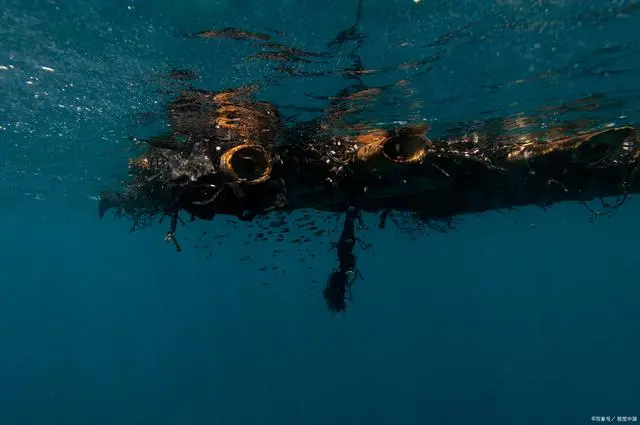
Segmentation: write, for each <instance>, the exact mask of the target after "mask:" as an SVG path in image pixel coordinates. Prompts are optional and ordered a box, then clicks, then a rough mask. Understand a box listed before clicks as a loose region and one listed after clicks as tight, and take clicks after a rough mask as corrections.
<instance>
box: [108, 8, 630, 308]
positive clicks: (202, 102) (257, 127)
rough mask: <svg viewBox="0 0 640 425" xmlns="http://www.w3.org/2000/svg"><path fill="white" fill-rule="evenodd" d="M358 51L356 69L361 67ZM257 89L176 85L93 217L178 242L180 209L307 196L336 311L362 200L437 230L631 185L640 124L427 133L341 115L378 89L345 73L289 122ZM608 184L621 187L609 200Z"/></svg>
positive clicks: (227, 32) (404, 222)
mask: <svg viewBox="0 0 640 425" xmlns="http://www.w3.org/2000/svg"><path fill="white" fill-rule="evenodd" d="M360 4H361V3H360ZM360 13H361V11H360V10H359V14H360ZM195 35H196V36H199V37H207V38H214V37H231V38H233V39H236V40H250V41H261V42H265V43H269V47H270V48H272V49H275V50H274V52H273V54H272V55H271V56H272V57H275V58H279V55H282V54H287V55H290V56H292V57H294V59H296V58H297V59H302V58H308V57H312V56H311V55H310V54H305V52H302V51H299V50H294V49H285V48H284V47H283V46H280V45H278V44H277V43H272V42H270V41H269V37H268V36H267V35H264V34H258V33H249V32H244V31H239V30H233V29H224V30H220V31H207V32H203V33H198V34H195ZM345 40H350V41H352V42H355V43H356V46H357V45H358V44H359V43H361V41H362V38H361V36H360V35H359V33H358V30H357V25H355V26H354V27H353V28H350V29H348V30H345V31H343V32H342V33H340V34H339V36H338V37H337V38H336V40H334V41H333V42H332V43H341V42H344V41H345ZM276 53H277V55H276ZM357 62H358V61H357V60H356V61H355V62H354V63H355V65H354V67H352V68H351V72H352V75H363V74H366V72H365V70H364V69H363V68H361V67H360V68H358V65H357ZM358 69H360V70H361V71H362V72H360V73H358V72H357V70H358ZM174 74H176V75H179V76H181V77H183V76H185V75H187V76H188V75H189V73H188V72H187V71H174ZM256 93H257V89H256V88H255V87H241V88H235V89H228V90H221V91H206V90H201V89H195V88H193V87H188V88H185V89H183V90H181V91H180V92H179V93H177V96H175V97H174V98H172V99H171V100H170V101H169V102H168V103H167V104H166V112H167V118H168V120H169V122H170V131H168V132H166V133H165V134H160V135H157V136H155V137H151V138H149V139H146V140H144V141H143V142H144V149H143V151H142V152H141V153H140V154H139V155H138V156H136V157H135V158H132V159H131V160H130V162H129V174H130V176H131V178H130V179H129V181H128V182H127V183H126V184H125V185H124V187H123V188H122V189H121V190H118V191H113V192H103V193H102V194H101V198H100V204H99V215H100V217H101V218H102V217H103V216H104V215H105V213H106V212H107V211H109V210H113V211H114V212H115V213H116V215H117V216H120V217H126V218H128V219H130V220H132V221H133V226H134V228H141V227H144V226H145V225H147V224H149V223H151V222H153V221H156V220H157V219H158V218H161V217H162V218H164V217H167V219H170V221H171V223H170V224H169V231H168V232H167V234H166V240H167V241H171V242H172V243H174V244H175V246H176V248H177V249H178V250H181V247H180V245H179V243H178V239H177V238H176V227H177V224H178V223H179V221H180V219H179V214H180V213H181V212H183V213H187V214H189V215H190V216H191V217H192V219H194V220H195V219H202V220H212V219H213V218H214V217H215V216H233V217H236V218H237V219H239V220H241V221H252V220H254V219H255V218H257V217H265V216H268V215H270V214H272V213H277V212H289V211H293V210H302V209H310V210H316V211H325V212H335V213H341V214H343V219H344V222H343V228H342V232H341V234H340V236H339V239H338V240H337V241H336V242H335V244H334V248H335V252H336V253H337V266H336V268H335V270H333V271H332V272H331V274H330V276H329V278H328V280H327V283H326V287H325V288H324V291H323V296H324V299H325V301H326V303H327V306H328V308H329V309H330V310H331V311H344V310H345V308H346V305H347V304H346V303H347V301H349V300H350V294H351V288H352V285H353V283H354V282H355V281H356V280H357V278H358V277H359V276H360V273H359V271H358V267H357V257H356V255H355V252H356V249H357V248H361V249H362V248H367V246H366V244H364V243H363V242H362V240H361V239H360V238H359V235H358V225H359V223H360V222H361V221H362V218H361V214H362V213H363V212H368V213H377V214H379V216H380V222H379V226H380V227H381V228H384V227H385V224H386V221H387V220H391V221H393V222H394V223H396V224H397V225H398V227H400V228H401V230H407V231H408V229H409V228H415V227H424V226H427V227H429V228H431V229H435V230H437V231H442V232H446V231H447V230H448V229H449V228H450V227H451V226H452V223H453V220H454V218H455V217H459V216H461V215H465V214H470V213H478V212H483V211H489V210H500V209H510V208H514V207H518V206H525V205H539V206H543V207H546V206H548V205H551V204H553V203H557V202H562V201H578V202H581V203H583V204H585V205H587V202H588V201H591V200H593V199H600V200H601V202H602V206H603V210H602V211H600V212H596V211H593V210H592V213H593V214H594V215H599V214H604V213H608V212H610V211H613V210H615V209H616V208H617V207H618V206H620V205H621V204H622V203H623V202H624V200H625V199H626V197H627V195H628V194H629V193H632V192H639V191H640V180H638V178H637V177H638V176H637V174H638V165H639V164H640V162H639V161H640V160H639V158H640V137H639V135H640V133H639V132H638V131H637V130H636V129H635V128H634V127H630V126H623V127H600V128H580V127H579V126H566V127H565V128H556V129H553V130H546V131H539V132H533V131H528V132H512V131H510V130H511V127H513V126H514V125H515V126H518V122H519V121H520V124H522V123H523V122H526V120H527V118H526V117H520V118H518V119H516V120H513V119H508V120H507V119H494V120H491V122H487V123H486V125H484V126H482V128H481V129H480V130H478V131H471V132H466V133H465V132H463V133H460V134H454V135H450V136H447V137H442V138H430V137H429V130H430V129H429V127H428V126H427V125H424V124H422V123H420V122H418V123H415V124H412V123H406V124H396V125H385V126H376V125H371V124H365V123H363V122H360V123H359V122H357V121H356V122H349V121H348V120H347V117H348V116H349V115H350V113H351V112H352V111H351V110H350V109H349V108H345V107H344V105H345V104H350V105H353V104H357V102H358V101H359V100H361V99H363V98H366V99H369V98H370V97H371V96H376V95H377V94H378V91H377V89H375V88H369V87H366V86H362V85H361V86H359V89H357V90H353V86H351V89H350V90H347V91H344V92H342V93H339V94H338V95H336V96H334V97H332V98H330V99H327V103H328V105H327V108H325V109H324V112H323V113H322V114H320V115H319V116H317V117H315V118H313V119H311V120H309V121H306V122H297V123H295V124H293V125H288V124H287V123H285V121H284V120H283V119H282V117H281V112H280V111H279V109H278V107H277V106H276V105H275V104H272V103H268V102H264V101H260V100H259V99H258V98H257V96H256ZM345 101H346V102H345ZM522 127H525V125H522ZM608 197H616V198H617V200H616V201H615V202H605V200H604V198H608ZM588 208H590V207H588ZM409 222H411V223H413V226H412V225H410V224H408V223H409Z"/></svg>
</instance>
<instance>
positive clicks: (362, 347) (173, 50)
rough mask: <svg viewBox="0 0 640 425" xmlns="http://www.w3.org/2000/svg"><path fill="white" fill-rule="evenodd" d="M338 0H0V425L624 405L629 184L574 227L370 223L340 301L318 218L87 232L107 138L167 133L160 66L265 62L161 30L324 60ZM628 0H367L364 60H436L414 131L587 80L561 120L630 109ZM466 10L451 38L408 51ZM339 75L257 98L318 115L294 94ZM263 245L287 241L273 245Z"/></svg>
mask: <svg viewBox="0 0 640 425" xmlns="http://www.w3.org/2000/svg"><path fill="white" fill-rule="evenodd" d="M352 3H355V2H347V1H344V0H340V1H338V0H333V1H317V2H312V1H306V2H305V1H298V2H294V1H287V0H282V1H279V2H277V1H250V0H237V1H233V0H227V1H223V0H218V1H215V0H208V1H207V0H183V1H180V2H173V1H169V0H165V1H150V0H149V1H146V0H145V1H129V2H127V1H89V0H84V1H81V0H68V1H62V0H60V1H54V0H49V1H44V0H37V1H33V2H24V1H18V0H1V1H0V6H2V8H0V10H1V12H0V66H2V68H0V193H1V194H2V196H1V197H0V207H1V214H0V226H1V228H2V239H1V243H0V424H2V425H27V424H29V425H30V424H64V425H76V424H78V425H79V424H83V425H85V424H95V425H111V424H118V425H128V424H150V423H154V424H205V423H208V424H218V425H225V424H234V425H237V424H240V425H245V424H279V425H286V424H291V425H303V424H318V425H320V424H328V423H331V424H356V423H357V424H368V425H376V424H381V425H382V424H385V425H386V424H391V423H393V424H429V423H450V424H467V423H474V424H484V423H491V424H493V423H500V424H511V423H518V424H542V423H549V424H569V423H571V424H573V423H590V422H591V417H592V416H623V415H625V416H626V415H630V416H632V415H636V416H640V381H639V380H640V366H639V365H638V353H639V349H640V343H639V341H638V335H640V320H639V319H640V314H639V311H640V289H639V281H638V277H637V274H638V271H637V267H638V264H639V259H640V250H639V249H638V240H640V226H638V224H637V222H638V220H637V217H638V216H639V215H640V203H638V201H637V200H635V199H632V200H631V201H629V202H628V203H627V204H626V205H625V206H624V207H623V208H622V209H620V210H619V212H618V213H617V214H616V215H615V216H614V217H613V218H611V219H601V220H597V221H596V222H595V223H593V224H591V223H589V213H588V211H586V210H585V209H584V208H583V207H581V206H579V205H575V204H563V205H559V206H556V207H554V208H552V209H551V210H550V211H549V212H544V211H542V210H541V209H539V208H525V209H522V210H519V211H516V212H508V213H504V214H500V213H489V214H484V215H477V216H475V215H474V216H468V217H465V218H464V221H463V222H462V223H461V224H460V225H459V226H458V230H457V232H455V233H451V234H447V235H439V234H437V235H431V236H428V237H425V238H423V239H421V240H419V241H415V242H414V241H412V240H411V239H410V238H409V237H408V236H407V235H403V234H400V233H399V232H398V231H397V230H396V229H394V227H393V226H392V225H390V226H388V228H387V230H385V231H382V230H379V229H377V228H376V226H375V225H376V223H377V220H376V218H375V217H371V216H369V217H367V223H368V225H369V227H370V229H369V231H367V232H366V233H365V234H364V236H363V237H364V239H365V240H366V241H367V242H369V243H372V244H374V248H372V249H371V250H369V251H366V252H360V253H359V254H358V255H359V260H360V265H361V269H362V270H363V273H364V275H365V277H366V280H364V281H359V282H358V283H357V284H356V285H355V286H354V298H355V303H354V304H352V305H351V306H350V308H349V310H348V312H347V314H346V315H344V316H339V315H338V316H335V315H331V314H329V313H328V312H327V311H326V307H325V305H324V303H323V301H322V298H321V290H322V286H323V284H324V280H325V279H326V276H327V274H328V273H329V271H330V270H331V268H332V267H333V265H334V261H335V259H334V258H333V254H329V255H328V254H327V249H328V247H329V242H330V241H331V240H334V239H336V238H337V236H338V233H339V223H338V224H336V222H335V220H333V219H331V220H329V221H328V223H329V224H330V227H329V229H328V230H329V231H330V233H329V235H327V236H326V237H319V238H316V239H314V242H313V244H312V245H311V246H307V247H305V248H304V251H303V252H301V248H300V247H299V246H297V245H291V244H288V243H287V244H284V245H283V246H281V247H280V246H274V243H273V242H271V243H261V244H260V243H256V244H252V245H250V246H245V238H246V235H247V232H248V231H247V229H244V228H242V227H240V228H239V229H238V230H233V228H232V227H231V226H230V225H229V224H228V223H226V222H225V221H224V220H218V221H214V222H212V223H194V224H190V225H189V226H187V227H184V228H181V229H180V235H181V238H182V239H183V240H184V243H183V244H184V247H185V252H183V253H181V254H177V253H176V252H175V251H174V249H173V247H172V246H170V245H165V244H164V243H163V241H162V237H163V235H164V231H165V228H164V227H163V226H156V227H153V228H151V229H146V230H144V231H141V232H139V233H134V234H129V233H127V232H128V229H129V223H127V222H124V221H117V220H114V219H111V218H109V219H106V220H104V221H103V222H99V221H98V219H97V217H96V215H97V214H96V208H97V206H96V200H95V196H96V194H97V192H98V191H99V190H103V189H106V188H116V187H117V185H118V184H119V181H120V180H121V179H123V178H125V173H126V159H127V157H128V155H130V154H131V150H130V142H129V141H128V139H127V138H128V136H130V135H135V136H138V137H144V136H148V135H150V134H156V133H158V131H161V130H162V127H163V126H164V125H165V123H164V122H162V121H158V122H156V123H155V124H153V125H151V126H147V127H139V126H136V125H135V118H134V117H135V116H136V114H139V113H142V112H150V111H151V112H158V111H160V110H161V101H162V97H161V96H160V95H159V94H157V93H156V92H155V91H156V89H158V88H159V87H160V84H161V83H162V75H163V73H166V72H167V71H168V70H169V69H170V68H171V67H180V68H191V69H195V70H197V71H198V72H200V73H202V74H203V79H202V80H201V81H200V82H199V83H198V84H199V85H201V86H202V87H206V88H209V89H222V88H229V87H234V86H237V85H239V84H242V83H246V82H250V81H255V80H259V79H260V77H262V76H264V74H265V72H266V71H265V69H264V64H263V63H259V62H256V63H247V62H245V61H244V57H245V56H246V55H247V54H249V53H251V52H252V50H251V48H250V47H248V44H246V43H244V44H243V43H237V42H232V41H228V40H181V39H179V38H177V37H176V35H177V34H179V33H182V32H189V31H200V30H206V29H214V28H222V27H226V26H234V27H241V28H245V29H249V30H256V31H264V27H271V28H276V29H278V30H282V31H286V32H287V33H288V34H289V36H288V38H287V42H288V43H289V44H291V45H295V46H297V47H303V48H306V49H309V50H323V49H325V45H326V43H327V42H328V41H329V40H330V39H331V38H332V37H334V36H335V35H336V34H337V33H338V32H339V31H341V30H343V29H345V28H347V27H348V26H350V25H351V24H352V23H353V20H354V15H355V4H352ZM637 8H638V4H637V2H635V1H616V2H605V1H589V2H586V1H570V0H566V1H560V0H558V1H525V0H521V1H517V0H513V1H470V0H468V1H462V2H461V1H455V2H453V1H445V0H440V1H429V2H427V1H423V2H422V3H418V4H414V3H413V2H412V1H411V0H396V1H382V0H375V1H374V0H365V4H364V18H363V19H364V20H363V22H362V29H363V31H364V33H365V35H366V36H367V37H368V39H367V41H366V42H365V44H364V45H363V48H362V51H361V54H362V58H363V62H364V64H365V67H369V68H375V67H377V66H384V65H385V64H386V65H388V64H397V63H402V62H405V61H408V60H412V59H418V58H422V57H426V56H430V55H433V54H435V53H437V52H439V51H444V53H443V55H444V56H443V59H442V60H441V61H440V62H438V63H436V64H435V65H434V69H433V70H432V71H430V72H427V73H425V74H424V75H423V76H422V77H420V78H419V79H416V80H415V82H414V84H413V86H412V89H413V92H412V93H413V94H412V96H413V97H412V98H411V99H408V100H407V103H410V102H409V100H411V101H412V100H417V101H422V102H424V105H423V106H422V109H420V114H421V115H422V116H423V117H424V118H426V119H427V120H428V121H430V122H432V123H433V125H434V130H435V131H437V128H438V123H452V122H458V121H466V120H474V119H484V118H487V117H489V116H495V117H499V116H506V115H508V114H512V113H517V112H524V113H530V112H531V111H537V110H538V109H539V108H540V107H544V106H554V105H558V104H560V103H562V102H564V101H570V100H575V99H578V98H581V97H584V96H589V95H593V94H596V93H600V94H604V95H605V99H609V100H612V102H611V103H608V104H607V105H608V106H607V107H605V108H603V109H601V110H598V111H590V112H586V111H585V112H580V113H575V114H574V115H573V116H572V117H573V118H576V117H578V118H579V117H581V116H589V117H594V116H595V117H598V118H600V119H601V121H602V123H603V124H604V123H609V122H615V123H638V122H639V121H640V113H639V111H640V108H639V105H640V102H639V101H638V100H637V96H638V94H639V93H638V91H639V90H638V89H639V88H640V82H639V81H640V80H639V79H638V68H639V65H640V59H638V58H639V57H640V56H639V55H638V53H639V50H638V40H639V39H640V37H639V36H640V30H639V29H638V28H639V26H638V24H639V23H640V20H639V19H640V18H639V15H638V14H637V12H636V9H637ZM468 23H473V26H472V27H471V29H469V30H468V31H470V33H469V34H467V35H465V36H459V37H457V38H454V40H453V41H451V42H450V43H446V44H444V45H439V46H436V47H425V46H426V45H428V44H429V43H431V42H433V41H435V40H438V39H439V38H440V37H442V36H443V35H445V34H447V33H450V32H452V31H456V30H459V29H460V28H463V27H464V26H465V25H466V24H468ZM515 24H517V25H515ZM405 43H406V44H405ZM401 44H404V45H405V46H406V47H402V48H399V47H398V46H399V45H401ZM43 67H44V68H43ZM400 78H402V75H400V74H399V75H385V76H375V77H371V78H370V79H369V80H366V81H367V82H368V83H370V84H371V85H376V84H383V83H385V82H388V81H397V80H398V79H400ZM385 79H388V81H386V80H385ZM345 84H346V83H345V81H344V80H341V79H340V78H309V79H297V80H296V79H288V80H283V82H282V84H281V85H280V86H270V87H267V88H265V89H264V92H263V96H262V97H263V98H265V99H268V100H271V101H275V102H277V103H278V102H279V103H283V104H285V103H286V104H295V105H300V106H304V105H309V106H322V102H320V101H316V100H313V99H310V98H308V97H305V96H304V93H314V94H320V95H331V94H333V93H335V91H336V90H338V89H339V88H340V87H343V86H344V85H345ZM403 108H404V106H403V105H401V104H400V105H399V106H398V107H397V108H395V109H393V110H380V111H378V112H379V116H380V119H381V120H384V119H398V118H401V117H402V115H403V114H405V113H406V111H405V109H403ZM408 110H409V109H407V111H408ZM412 111H413V110H412ZM487 111H489V112H487ZM414 112H415V111H414ZM203 230H208V231H209V235H212V234H213V235H215V234H226V233H228V234H229V236H227V237H225V238H222V239H219V240H216V241H214V242H212V243H211V246H212V247H213V253H212V256H211V257H209V258H208V257H207V255H206V254H207V253H206V252H205V251H203V250H198V249H195V248H194V244H195V242H194V241H195V240H196V239H197V238H198V236H199V235H200V234H201V233H202V231H203ZM218 242H222V243H223V245H218ZM275 248H279V249H283V250H284V252H283V253H282V254H280V255H277V256H276V257H275V258H274V257H272V251H273V249H275ZM308 252H313V253H315V254H316V256H315V258H314V259H309V258H308ZM245 255H249V256H251V259H250V260H248V261H243V262H241V261H239V259H240V258H241V257H243V256H245ZM299 258H307V261H306V262H305V263H301V262H300V261H299ZM263 265H268V266H269V270H268V271H266V272H261V271H259V268H260V267H261V266H263ZM308 265H311V266H312V267H311V269H309V268H308ZM273 266H276V267H279V269H278V270H275V271H274V270H271V267H273ZM282 269H284V270H285V273H282V272H281V271H280V270H282ZM313 280H316V281H317V283H313ZM264 281H269V282H271V283H270V284H269V285H268V286H263V285H262V283H263V282H264Z"/></svg>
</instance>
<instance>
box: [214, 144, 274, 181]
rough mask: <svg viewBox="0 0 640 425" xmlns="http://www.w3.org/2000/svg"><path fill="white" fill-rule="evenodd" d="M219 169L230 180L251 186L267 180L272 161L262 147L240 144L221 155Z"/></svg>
mask: <svg viewBox="0 0 640 425" xmlns="http://www.w3.org/2000/svg"><path fill="white" fill-rule="evenodd" d="M220 168H221V169H222V171H223V172H224V173H225V174H227V175H228V176H229V177H231V178H232V179H234V180H236V181H240V182H244V183H247V184H252V185H253V184H260V183H264V182H265V181H267V180H269V177H270V176H271V170H272V169H273V161H272V160H271V156H270V155H269V152H267V150H266V149H265V148H263V147H262V146H260V145H249V144H242V145H238V146H235V147H233V148H231V149H229V150H227V151H226V152H225V153H223V154H222V157H221V158H220Z"/></svg>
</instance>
